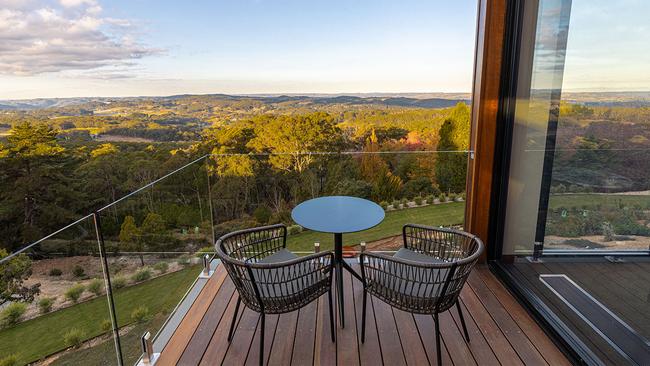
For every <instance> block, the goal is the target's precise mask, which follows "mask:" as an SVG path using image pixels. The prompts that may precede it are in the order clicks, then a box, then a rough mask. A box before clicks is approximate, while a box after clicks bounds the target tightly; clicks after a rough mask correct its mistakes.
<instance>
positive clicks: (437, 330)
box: [433, 313, 442, 366]
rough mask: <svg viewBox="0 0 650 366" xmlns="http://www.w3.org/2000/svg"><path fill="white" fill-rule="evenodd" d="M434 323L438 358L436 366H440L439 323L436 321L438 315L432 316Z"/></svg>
mask: <svg viewBox="0 0 650 366" xmlns="http://www.w3.org/2000/svg"><path fill="white" fill-rule="evenodd" d="M433 318H434V320H435V322H436V353H437V356H438V366H440V365H442V352H441V351H440V322H439V321H438V313H435V314H433Z"/></svg>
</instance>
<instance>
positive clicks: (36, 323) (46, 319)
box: [0, 266, 200, 364]
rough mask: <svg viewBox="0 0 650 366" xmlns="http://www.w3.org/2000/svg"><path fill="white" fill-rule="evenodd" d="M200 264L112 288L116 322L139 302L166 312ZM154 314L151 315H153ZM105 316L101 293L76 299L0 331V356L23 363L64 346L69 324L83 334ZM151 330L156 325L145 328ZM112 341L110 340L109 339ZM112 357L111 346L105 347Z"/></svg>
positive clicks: (95, 330) (96, 328)
mask: <svg viewBox="0 0 650 366" xmlns="http://www.w3.org/2000/svg"><path fill="white" fill-rule="evenodd" d="M199 267H200V266H191V267H188V268H186V269H183V270H181V271H178V272H174V273H170V274H167V275H165V276H161V277H158V278H155V279H153V280H150V281H147V282H144V283H141V284H139V285H135V286H129V287H125V288H122V289H120V290H117V291H115V292H114V298H115V308H116V314H117V317H118V324H119V325H120V326H124V325H127V324H129V323H131V312H132V311H133V309H135V308H137V307H138V306H140V305H144V306H146V307H147V308H148V309H149V312H150V314H152V315H155V316H156V317H157V316H158V315H159V314H168V313H169V312H170V311H171V310H173V308H174V307H175V306H176V304H178V302H179V301H180V299H181V297H182V296H183V295H184V294H185V292H186V291H187V289H188V288H189V286H190V285H191V284H192V282H193V281H194V280H195V279H196V277H197V276H198V274H199V270H200V268H199ZM156 317H154V319H155V318H156ZM105 319H109V315H108V304H107V301H106V297H105V296H101V297H98V298H95V299H93V300H90V301H86V302H83V303H80V304H78V305H74V306H71V307H68V308H65V309H62V310H59V311H55V312H53V313H50V314H47V315H43V316H40V317H38V318H35V319H32V320H28V321H26V322H23V323H20V324H18V325H17V326H15V327H13V328H9V329H5V330H2V331H0V359H2V358H3V357H5V356H7V355H11V354H16V355H17V356H18V364H25V363H28V362H32V361H35V360H38V359H41V358H42V357H44V356H47V355H49V354H52V353H54V352H57V351H60V350H62V349H65V348H66V347H67V345H66V344H65V341H64V335H65V334H66V332H68V331H69V330H70V329H72V328H77V329H81V330H83V332H84V333H85V336H86V338H92V337H96V336H98V335H100V334H102V333H104V331H103V330H102V329H101V322H102V321H103V320H105ZM148 330H150V331H151V332H152V333H155V332H156V331H157V329H153V328H149V329H148ZM111 345H112V340H111ZM108 349H109V354H107V355H106V356H105V357H115V354H114V352H115V351H114V349H113V348H112V347H108Z"/></svg>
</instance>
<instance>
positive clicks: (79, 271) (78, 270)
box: [72, 265, 86, 278]
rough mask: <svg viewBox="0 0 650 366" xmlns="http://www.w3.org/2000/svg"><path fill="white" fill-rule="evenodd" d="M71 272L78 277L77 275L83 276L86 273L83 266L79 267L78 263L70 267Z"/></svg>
mask: <svg viewBox="0 0 650 366" xmlns="http://www.w3.org/2000/svg"><path fill="white" fill-rule="evenodd" d="M72 274H73V275H74V276H75V277H78V278H79V277H83V276H85V275H86V271H84V269H83V267H81V266H79V265H76V266H74V268H72Z"/></svg>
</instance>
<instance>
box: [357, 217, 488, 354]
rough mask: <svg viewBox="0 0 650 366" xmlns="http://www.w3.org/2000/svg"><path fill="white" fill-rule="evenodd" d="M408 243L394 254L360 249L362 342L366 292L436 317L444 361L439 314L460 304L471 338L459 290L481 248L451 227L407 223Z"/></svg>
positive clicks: (438, 343) (406, 308)
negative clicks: (459, 299)
mask: <svg viewBox="0 0 650 366" xmlns="http://www.w3.org/2000/svg"><path fill="white" fill-rule="evenodd" d="M402 235H403V240H404V247H403V248H400V250H399V251H398V252H397V253H395V255H393V256H389V255H385V254H380V253H362V254H361V258H360V259H361V277H362V279H363V312H362V317H363V320H362V326H361V327H362V328H361V342H364V341H365V336H366V302H367V293H370V294H372V295H374V296H375V297H377V298H379V299H380V300H382V301H384V302H386V303H388V304H389V305H391V306H393V307H396V308H398V309H401V310H404V311H407V312H410V313H416V314H431V315H433V316H434V319H435V327H436V329H435V331H436V350H437V352H438V353H437V355H438V364H440V363H441V352H440V326H439V321H438V314H439V313H441V312H443V311H446V310H449V309H450V308H451V307H452V306H454V305H456V308H457V309H458V314H459V316H460V321H461V324H462V326H463V332H464V333H465V339H466V340H467V342H468V343H469V333H468V332H467V327H466V326H465V319H464V318H463V311H462V308H461V306H460V303H459V301H458V295H459V294H460V290H461V289H462V288H463V285H464V284H465V281H466V280H467V277H469V273H470V271H471V269H472V267H473V266H474V264H475V263H476V261H477V260H478V258H479V256H480V255H481V253H482V252H483V243H482V242H481V240H480V239H479V238H477V237H476V236H474V235H472V234H469V233H466V232H463V231H459V230H452V229H442V228H433V227H427V226H420V225H405V226H404V228H403V230H402Z"/></svg>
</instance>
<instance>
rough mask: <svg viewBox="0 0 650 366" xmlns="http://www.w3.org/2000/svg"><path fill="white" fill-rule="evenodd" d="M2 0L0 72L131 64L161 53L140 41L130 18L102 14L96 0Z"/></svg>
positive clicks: (57, 70) (22, 72)
mask: <svg viewBox="0 0 650 366" xmlns="http://www.w3.org/2000/svg"><path fill="white" fill-rule="evenodd" d="M0 3H2V5H3V6H2V7H1V8H0V74H10V75H37V74H43V73H56V72H63V71H71V70H92V69H97V68H103V67H115V66H118V67H128V66H129V65H132V64H134V63H135V61H136V60H138V59H141V58H143V57H145V56H149V55H153V54H157V53H160V52H162V50H160V49H155V48H151V47H147V46H145V45H142V44H141V43H139V42H138V41H137V40H136V39H135V37H134V34H133V33H134V26H133V24H132V22H131V21H129V20H127V19H115V18H110V17H105V16H102V8H101V6H100V5H99V3H97V1H95V0H60V1H59V3H58V4H55V5H53V6H49V5H48V6H46V5H42V4H38V3H35V2H32V3H31V4H29V6H26V4H25V2H23V3H20V2H14V1H7V0H0Z"/></svg>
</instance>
